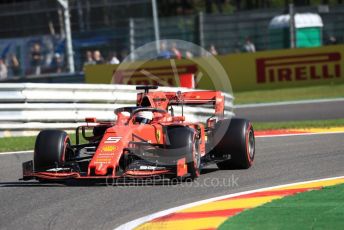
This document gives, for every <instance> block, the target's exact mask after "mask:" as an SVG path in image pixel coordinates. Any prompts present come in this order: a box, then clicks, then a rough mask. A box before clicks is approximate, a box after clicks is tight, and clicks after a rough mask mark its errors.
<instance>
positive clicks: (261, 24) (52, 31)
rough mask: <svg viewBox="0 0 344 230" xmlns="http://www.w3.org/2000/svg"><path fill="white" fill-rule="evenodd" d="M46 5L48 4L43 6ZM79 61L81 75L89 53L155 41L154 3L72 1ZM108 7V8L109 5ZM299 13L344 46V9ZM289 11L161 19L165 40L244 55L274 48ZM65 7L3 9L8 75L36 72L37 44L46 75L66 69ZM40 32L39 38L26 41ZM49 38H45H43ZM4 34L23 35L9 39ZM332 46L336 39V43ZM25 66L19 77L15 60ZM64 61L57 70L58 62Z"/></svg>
mask: <svg viewBox="0 0 344 230" xmlns="http://www.w3.org/2000/svg"><path fill="white" fill-rule="evenodd" d="M42 2H43V3H42ZM70 5H71V15H72V17H71V19H72V31H73V47H74V57H75V64H76V69H77V71H82V69H83V64H84V61H85V57H86V52H87V51H95V50H100V52H101V54H102V56H103V58H104V61H105V62H106V61H108V60H109V59H110V58H111V55H116V56H117V57H118V58H119V59H120V60H121V59H123V58H124V57H126V56H127V55H128V54H129V53H130V51H131V50H133V49H135V48H138V47H140V46H142V45H143V44H145V43H147V42H151V41H154V30H153V20H152V16H151V14H152V13H151V6H150V0H130V1H125V0H117V1H114V0H85V1H73V0H72V1H70ZM104 5H105V6H107V7H104ZM295 11H296V12H312V13H319V14H320V16H321V18H322V20H323V23H324V28H323V44H325V45H326V44H327V43H329V38H330V36H332V37H334V38H336V42H337V43H343V42H344V6H343V5H338V6H329V8H328V12H326V11H323V10H321V8H318V7H302V8H300V7H297V8H295ZM283 13H285V10H284V9H282V8H279V9H269V10H251V11H239V12H235V13H233V14H228V15H226V14H213V15H207V14H202V13H199V14H196V15H187V16H185V15H182V16H174V17H168V18H160V19H159V21H160V38H161V39H181V40H185V41H189V42H193V43H196V44H199V45H201V46H202V47H204V48H206V49H208V48H209V46H210V45H211V44H213V45H215V47H216V49H217V51H218V53H219V54H228V53H235V52H243V44H244V41H245V39H246V38H247V37H250V38H251V40H252V41H253V43H254V44H255V46H256V50H258V51H260V50H267V49H271V48H272V47H274V45H273V44H272V43H273V42H274V39H273V38H271V34H269V30H268V25H269V22H270V20H271V19H272V18H273V17H274V16H276V15H281V14H283ZM62 23H63V20H62V19H61V9H60V7H59V5H58V3H57V1H56V0H46V1H30V2H23V3H21V4H13V5H10V6H6V5H3V6H0V35H1V38H2V39H0V55H1V57H2V58H4V59H5V63H6V64H7V66H8V75H9V77H11V76H13V75H20V76H27V75H30V74H33V73H35V71H34V69H33V66H32V63H31V52H32V46H33V45H34V44H35V43H39V44H40V45H41V49H42V51H41V52H42V55H43V57H44V58H43V60H42V63H41V65H42V73H53V72H56V71H62V72H63V71H65V70H66V68H65V64H66V63H65V62H66V61H65V56H66V55H65V54H64V51H65V46H64V42H65V37H64V31H63V29H62V28H63V26H62ZM29 34H30V35H32V34H36V36H31V37H25V36H27V35H29ZM43 35H44V36H43ZM5 36H12V37H13V36H24V37H21V38H16V39H13V38H11V39H10V38H7V39H6V38H5ZM331 42H332V43H333V41H331ZM13 55H15V56H16V57H17V58H18V60H19V62H20V71H19V72H18V71H17V73H14V71H16V70H15V69H13V70H12V68H11V65H12V63H11V57H12V56H13ZM57 57H59V58H60V59H61V60H62V63H61V64H60V65H61V66H62V68H61V69H59V70H58V69H57V67H58V66H56V60H55V58H57Z"/></svg>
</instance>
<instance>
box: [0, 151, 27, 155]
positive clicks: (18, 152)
mask: <svg viewBox="0 0 344 230" xmlns="http://www.w3.org/2000/svg"><path fill="white" fill-rule="evenodd" d="M28 153H33V150H27V151H16V152H3V153H0V155H10V154H28Z"/></svg>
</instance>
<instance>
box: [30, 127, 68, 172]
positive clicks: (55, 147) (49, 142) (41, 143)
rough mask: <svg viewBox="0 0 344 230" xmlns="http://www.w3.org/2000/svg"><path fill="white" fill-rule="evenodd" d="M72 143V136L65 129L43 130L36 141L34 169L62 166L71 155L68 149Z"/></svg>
mask: <svg viewBox="0 0 344 230" xmlns="http://www.w3.org/2000/svg"><path fill="white" fill-rule="evenodd" d="M70 145H71V142H70V138H69V136H68V134H67V133H66V132H64V131H61V130H43V131H41V132H40V133H39V134H38V136H37V138H36V143H35V152H34V157H33V160H34V169H35V170H36V171H40V170H46V169H49V168H52V167H57V166H62V165H63V164H64V163H65V162H66V161H68V160H69V159H70V157H71V153H70V152H69V151H68V149H69V148H68V147H69V146H70Z"/></svg>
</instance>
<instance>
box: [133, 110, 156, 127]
mask: <svg viewBox="0 0 344 230" xmlns="http://www.w3.org/2000/svg"><path fill="white" fill-rule="evenodd" d="M152 120H153V113H152V112H151V111H140V112H138V113H137V114H136V116H135V123H140V124H149V123H150V122H151V121H152Z"/></svg>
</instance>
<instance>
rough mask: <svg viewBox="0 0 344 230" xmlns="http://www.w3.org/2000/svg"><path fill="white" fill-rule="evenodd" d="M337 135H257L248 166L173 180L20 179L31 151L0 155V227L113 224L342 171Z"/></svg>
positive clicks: (343, 156)
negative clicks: (171, 182) (51, 181)
mask: <svg viewBox="0 0 344 230" xmlns="http://www.w3.org/2000/svg"><path fill="white" fill-rule="evenodd" d="M343 140H344V134H326V135H325V134H323V135H309V136H288V137H270V138H257V140H256V141H257V144H256V147H257V149H256V159H255V164H254V166H253V167H252V168H251V169H249V170H231V171H220V170H217V168H216V166H212V167H209V168H207V169H206V170H205V172H204V173H203V174H202V175H201V177H200V178H199V179H198V180H197V182H193V183H182V184H178V185H155V186H150V185H149V186H103V185H97V186H86V185H79V186H77V184H74V186H64V185H58V184H39V183H37V182H34V181H32V182H20V181H18V178H20V177H21V162H22V161H26V160H29V159H31V158H32V154H14V155H0V201H1V204H0V209H1V210H0V228H1V229H113V228H114V227H116V226H118V225H120V224H123V223H125V222H128V221H130V220H133V219H136V218H139V217H142V216H144V215H148V214H150V213H153V212H157V211H161V210H164V209H167V208H171V207H175V206H179V205H183V204H186V203H190V202H193V201H198V200H201V199H206V198H211V197H215V196H219V195H225V194H230V193H235V192H240V191H246V190H250V189H257V188H262V187H267V186H274V185H280V184H285V183H292V182H300V181H304V180H311V179H319V178H325V177H333V176H342V175H344V167H343V165H344V142H343ZM232 179H234V180H232ZM230 180H232V183H229V182H230ZM212 183H214V184H213V186H211V184H212ZM216 184H219V185H218V186H215V185H216Z"/></svg>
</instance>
